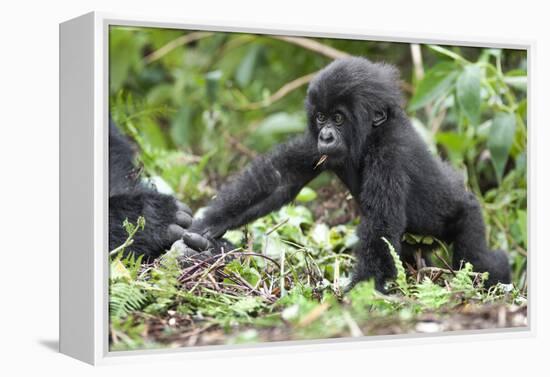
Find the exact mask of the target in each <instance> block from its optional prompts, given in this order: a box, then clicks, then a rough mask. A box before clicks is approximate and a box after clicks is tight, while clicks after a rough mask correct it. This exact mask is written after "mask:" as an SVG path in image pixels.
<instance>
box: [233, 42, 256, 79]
mask: <svg viewBox="0 0 550 377" xmlns="http://www.w3.org/2000/svg"><path fill="white" fill-rule="evenodd" d="M260 51H261V46H259V45H252V46H251V47H250V48H249V49H248V51H247V53H246V55H245V57H244V58H243V60H242V61H241V64H240V65H239V68H238V69H237V72H235V80H236V81H237V83H238V84H239V86H240V87H241V88H244V87H246V86H247V85H249V84H250V81H251V80H252V75H253V73H254V68H255V67H256V62H257V61H258V56H259V53H260Z"/></svg>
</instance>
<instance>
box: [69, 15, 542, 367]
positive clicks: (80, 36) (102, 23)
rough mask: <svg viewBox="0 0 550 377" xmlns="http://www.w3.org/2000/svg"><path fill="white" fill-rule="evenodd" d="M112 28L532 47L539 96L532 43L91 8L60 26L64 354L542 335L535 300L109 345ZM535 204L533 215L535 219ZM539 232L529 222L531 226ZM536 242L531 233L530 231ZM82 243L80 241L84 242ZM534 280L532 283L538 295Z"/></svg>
mask: <svg viewBox="0 0 550 377" xmlns="http://www.w3.org/2000/svg"><path fill="white" fill-rule="evenodd" d="M111 25H117V26H120V25H126V26H140V27H162V28H174V29H190V30H208V31H222V32H250V33H258V34H278V35H294V36H306V37H330V38H346V39H360V40H371V41H373V40H374V41H392V42H407V43H411V42H414V43H436V44H445V45H460V46H472V47H496V48H514V49H525V50H527V59H528V69H529V76H528V79H529V83H528V96H529V95H530V93H531V88H532V81H533V72H534V71H533V70H532V64H533V63H532V56H533V51H534V48H535V44H534V42H533V41H526V40H513V39H507V40H498V41H496V40H494V39H490V40H489V39H485V38H475V39H472V38H460V37H456V38H452V39H449V38H440V37H439V36H437V35H435V34H434V35H428V34H424V33H415V32H411V33H406V34H405V33H385V32H384V33H382V32H372V31H368V32H367V31H365V30H348V29H346V28H344V27H342V28H338V29H332V30H321V29H319V28H303V27H299V26H288V25H284V26H283V25H254V24H248V25H238V24H232V23H229V22H227V23H223V24H209V23H203V22H200V21H196V20H185V19H182V20H174V19H169V18H166V19H160V18H148V17H137V16H124V15H118V14H108V13H98V12H93V13H88V14H85V15H83V16H80V17H77V18H74V19H71V20H69V21H66V22H64V23H62V24H60V84H59V85H60V325H59V327H60V351H61V352H62V353H64V354H67V355H69V356H72V357H74V358H76V359H79V360H82V361H84V362H87V363H90V364H110V363H118V362H130V361H133V360H139V359H143V358H152V357H154V358H159V359H161V358H162V359H172V358H177V359H181V358H183V357H193V358H204V357H220V356H231V355H235V354H239V355H244V354H261V353H267V352H270V353H272V352H279V353H285V352H295V351H296V350H300V351H311V350H316V349H324V348H326V347H330V348H331V349H345V348H347V347H354V346H357V344H360V345H361V346H362V347H379V346H383V345H384V344H387V343H399V342H412V341H414V342H418V344H422V343H426V342H429V343H433V342H449V341H453V342H456V341H472V340H479V339H484V338H491V339H501V338H511V337H526V336H528V337H529V336H533V335H534V333H535V330H534V329H535V326H534V325H535V318H533V313H534V312H535V310H532V309H533V308H534V306H535V305H536V302H534V300H533V297H535V295H533V294H532V293H531V294H530V299H529V306H530V307H529V310H528V326H527V328H517V329H506V330H475V331H456V332H451V333H438V334H434V335H422V334H414V335H392V336H375V337H364V338H361V339H359V340H358V339H347V338H343V339H324V340H315V341H289V342H281V343H264V344H261V345H247V346H203V347H190V348H178V349H162V350H143V351H124V352H110V351H109V346H108V326H109V323H108V321H109V317H108V286H107V284H108V253H106V252H105V251H106V250H107V249H108V225H107V218H108V94H107V93H108V61H109V60H108V59H109V56H108V30H109V26H111ZM531 114H532V108H531V107H529V110H528V122H529V127H528V133H529V135H528V155H529V158H528V190H529V195H530V197H531V198H532V196H531V192H532V189H533V186H534V185H533V183H532V160H531V156H532V155H533V150H532V144H533V143H532V142H531V137H530V135H531V134H532V130H533V127H532V124H531V122H530V120H531V119H532V116H531ZM531 202H532V200H530V201H529V203H528V204H529V205H528V217H529V219H532V218H533V213H532V210H531ZM528 228H529V230H530V228H531V227H530V226H529V227H528ZM529 239H531V237H530V236H529ZM74 245H79V246H78V247H77V248H75V247H74ZM535 260H536V255H535V253H531V252H530V254H529V266H528V271H529V272H528V279H529V281H530V282H531V281H534V279H535V277H534V276H533V273H534V269H533V268H531V266H532V265H533V264H534V263H535ZM532 288H533V286H532V285H530V289H531V292H532Z"/></svg>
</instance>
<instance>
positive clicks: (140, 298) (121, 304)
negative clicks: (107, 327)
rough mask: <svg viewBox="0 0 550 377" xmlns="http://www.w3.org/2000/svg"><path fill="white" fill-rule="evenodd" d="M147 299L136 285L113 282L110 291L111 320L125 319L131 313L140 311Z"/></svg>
mask: <svg viewBox="0 0 550 377" xmlns="http://www.w3.org/2000/svg"><path fill="white" fill-rule="evenodd" d="M146 301H147V297H146V296H145V294H144V293H143V292H142V291H141V289H140V288H139V287H138V286H136V285H135V284H134V283H127V282H125V281H116V282H111V284H110V289H109V313H110V316H111V318H123V317H126V316H127V315H128V314H129V313H130V312H133V311H136V310H140V309H142V308H143V306H144V305H145V303H146Z"/></svg>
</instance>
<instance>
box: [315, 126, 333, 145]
mask: <svg viewBox="0 0 550 377" xmlns="http://www.w3.org/2000/svg"><path fill="white" fill-rule="evenodd" d="M335 139H336V138H335V137H334V131H332V130H327V129H322V130H321V133H319V141H321V142H322V143H323V144H325V145H330V144H332V143H333V142H334V140H335Z"/></svg>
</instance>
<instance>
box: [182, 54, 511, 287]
mask: <svg viewBox="0 0 550 377" xmlns="http://www.w3.org/2000/svg"><path fill="white" fill-rule="evenodd" d="M398 76H399V75H398V71H397V69H396V68H394V67H393V66H391V65H388V64H383V63H372V62H370V61H369V60H367V59H365V58H359V57H353V58H346V59H341V60H337V61H334V62H333V63H331V64H330V65H328V66H327V67H326V68H324V69H323V70H322V71H321V72H319V74H318V75H317V76H316V77H315V78H314V80H313V81H312V82H311V84H310V85H309V88H308V92H307V99H306V111H307V116H308V130H307V131H306V132H305V134H304V135H302V136H299V137H296V138H294V139H292V140H290V141H288V142H286V143H284V144H280V145H278V146H277V147H276V148H275V149H274V150H273V151H272V152H271V153H269V154H267V155H265V156H262V157H259V158H258V159H256V160H255V161H253V162H252V163H251V165H250V166H249V167H248V168H247V169H245V170H244V171H243V172H242V173H241V174H239V175H237V176H236V177H234V178H233V179H232V180H231V181H230V183H229V184H227V185H226V186H225V187H223V188H222V189H221V190H220V192H219V193H218V195H217V197H216V198H215V199H214V200H213V201H212V203H211V204H210V205H209V207H208V209H207V210H206V211H205V213H204V215H203V217H202V218H201V219H199V220H195V222H194V223H193V225H192V227H191V230H192V231H194V232H197V233H199V234H201V235H203V236H205V237H207V238H209V237H219V236H221V235H222V234H223V233H224V232H225V231H226V230H228V229H231V228H235V227H238V226H241V225H243V224H246V223H248V222H250V221H252V220H254V219H256V218H258V217H260V216H264V215H266V214H268V213H269V212H271V211H273V210H275V209H278V208H279V207H281V206H282V205H284V204H285V203H288V202H290V201H291V200H293V199H294V198H295V196H296V195H297V194H298V192H299V191H300V189H301V188H302V187H303V186H304V185H305V184H307V183H308V182H309V181H310V180H312V179H313V178H315V177H316V176H317V175H318V174H319V173H320V172H321V171H323V170H329V171H332V172H334V173H335V174H336V175H337V176H338V177H339V178H340V179H341V180H342V182H343V183H344V184H345V186H346V187H347V188H348V189H349V191H350V192H351V194H352V195H353V197H354V198H355V200H356V201H357V203H358V205H359V207H360V212H361V222H360V225H359V227H358V229H357V234H358V237H359V243H358V245H357V246H356V249H355V255H356V257H357V264H356V267H355V271H354V274H353V280H352V284H355V283H357V282H359V281H362V280H366V279H371V278H373V279H374V281H375V284H376V288H377V289H378V290H382V291H383V290H384V285H385V283H386V281H387V280H389V279H392V278H394V277H395V274H396V271H395V267H394V264H393V262H392V258H391V256H390V253H389V251H388V246H387V245H386V243H385V242H384V240H383V239H382V238H383V237H385V238H386V239H387V240H388V241H389V242H391V244H392V245H393V246H394V247H395V249H396V251H397V252H398V253H400V255H401V257H402V259H404V260H408V259H410V258H412V255H411V251H410V250H409V248H408V247H407V246H406V245H404V244H403V243H402V236H403V234H404V233H405V232H410V233H415V234H425V235H432V236H435V237H437V238H439V239H442V240H444V241H446V242H449V243H452V244H453V262H452V265H453V268H455V269H458V268H459V267H460V265H461V263H463V262H464V261H465V262H470V263H471V264H472V265H473V266H474V270H475V271H480V272H485V271H487V272H489V280H488V281H487V283H486V284H487V285H494V284H496V283H497V282H502V283H509V282H510V268H509V264H508V259H507V256H506V253H505V252H503V251H490V250H489V249H488V246H487V242H486V238H485V225H484V222H483V218H482V214H481V209H480V205H479V202H478V201H477V199H476V197H475V195H474V194H472V193H471V192H469V191H467V190H466V189H465V184H464V181H463V179H462V177H461V176H460V174H458V173H457V172H455V171H454V170H453V169H452V168H451V167H450V166H449V165H447V164H445V163H443V162H442V161H441V160H440V159H439V158H437V157H434V156H433V155H432V154H430V153H429V151H428V149H427V147H426V145H425V143H424V142H423V141H422V140H421V139H420V137H419V135H418V134H417V133H416V132H415V131H414V129H413V128H412V126H411V124H410V121H409V119H408V118H407V116H406V114H405V112H404V110H403V109H402V96H401V91H400V88H399V77H398ZM322 156H323V159H321V157H322ZM325 157H327V158H326V160H324V158H325ZM323 160H324V161H323ZM320 161H323V162H322V163H321V164H319V162H320ZM184 239H185V237H184Z"/></svg>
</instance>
